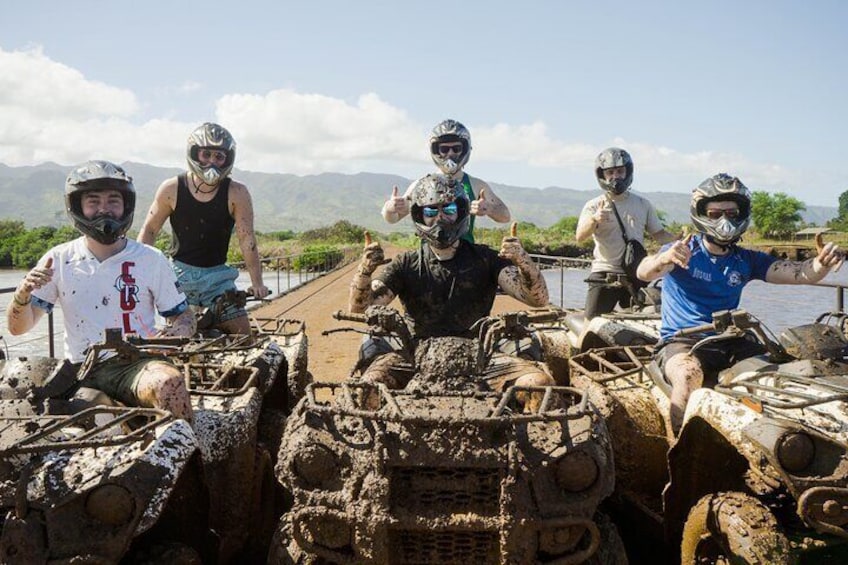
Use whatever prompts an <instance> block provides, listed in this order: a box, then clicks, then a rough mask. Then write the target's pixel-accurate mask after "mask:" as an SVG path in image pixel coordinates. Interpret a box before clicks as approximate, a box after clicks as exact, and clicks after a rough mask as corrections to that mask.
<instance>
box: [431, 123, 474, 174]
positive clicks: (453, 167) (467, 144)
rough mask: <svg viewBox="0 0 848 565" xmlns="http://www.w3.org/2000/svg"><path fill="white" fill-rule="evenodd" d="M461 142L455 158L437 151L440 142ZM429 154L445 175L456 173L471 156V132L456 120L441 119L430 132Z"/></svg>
mask: <svg viewBox="0 0 848 565" xmlns="http://www.w3.org/2000/svg"><path fill="white" fill-rule="evenodd" d="M452 141H453V142H460V143H462V151H461V152H460V154H459V155H458V156H456V157H455V158H451V157H450V156H449V155H442V154H441V153H439V144H440V143H450V142H452ZM430 156H431V157H432V158H433V162H434V163H435V164H436V166H437V167H439V170H440V171H442V172H443V173H445V174H446V175H454V174H456V173H457V172H458V171H459V170H460V169H462V167H464V166H465V164H466V163H467V162H468V158H469V157H470V156H471V133H470V132H469V131H468V128H466V127H465V126H464V125H462V124H461V123H459V122H458V121H456V120H443V121H441V122H439V123H438V124H436V127H434V128H433V131H431V132H430Z"/></svg>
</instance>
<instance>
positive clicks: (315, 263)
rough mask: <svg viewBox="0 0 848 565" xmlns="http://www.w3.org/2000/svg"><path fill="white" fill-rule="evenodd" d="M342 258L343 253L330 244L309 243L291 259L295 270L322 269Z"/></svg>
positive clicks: (329, 266)
mask: <svg viewBox="0 0 848 565" xmlns="http://www.w3.org/2000/svg"><path fill="white" fill-rule="evenodd" d="M343 258H344V253H342V251H341V250H339V249H336V247H335V246H332V245H326V244H322V245H310V246H307V247H306V248H304V250H303V252H302V253H301V254H300V255H298V256H297V257H295V258H294V260H293V261H292V269H293V270H295V271H301V270H302V271H322V270H325V269H326V268H331V267H332V266H333V265H335V264H336V263H338V262H339V261H341V260H342V259H343Z"/></svg>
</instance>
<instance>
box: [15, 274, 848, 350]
mask: <svg viewBox="0 0 848 565" xmlns="http://www.w3.org/2000/svg"><path fill="white" fill-rule="evenodd" d="M24 274H25V271H3V270H0V288H7V287H15V286H17V284H18V283H19V282H20V280H21V279H22V278H23V276H24ZM304 276H306V275H304ZM587 276H588V271H585V270H579V269H566V270H565V271H564V272H563V275H562V278H563V282H564V284H563V285H562V286H563V287H564V292H563V293H562V299H563V300H562V302H563V303H562V304H560V286H561V285H560V272H559V271H558V270H549V271H545V279H546V281H547V283H548V290H549V292H550V297H551V302H552V303H554V304H557V305H562V306H564V307H566V308H583V305H584V302H585V299H586V283H585V282H583V280H584V279H585V278H586V277H587ZM302 280H304V279H301V277H299V276H298V274H297V273H291V274H290V275H287V273H285V272H281V273H280V276H279V286H278V278H277V274H276V273H275V272H273V271H266V272H265V275H264V281H265V284H266V285H267V286H268V288H270V289H271V291H272V292H274V293H277V292H282V291H285V290H286V289H288V288H289V285H291V286H297V285H298V284H299V283H300V282H302ZM825 282H829V283H834V284H844V285H846V286H848V268H846V269H845V272H840V273H836V274H831V275H829V276H828V277H827V278H826V279H825ZM236 286H237V287H238V288H240V289H245V288H247V287H248V286H250V278H249V277H248V276H247V273H246V272H242V273H241V275H240V276H239V278H238V279H237V280H236ZM272 296H274V295H272ZM10 300H11V294H0V336H3V338H4V339H3V340H0V346H3V347H7V348H8V352H9V353H11V354H12V355H15V356H18V355H27V354H30V355H33V354H35V355H47V353H48V349H47V335H48V333H47V332H48V330H47V317H46V316H45V317H43V318H42V319H41V321H40V322H39V323H38V325H37V326H36V327H35V328H34V329H33V330H31V331H30V332H29V333H27V334H25V335H23V336H17V337H15V336H11V335H9V332H8V331H6V306H7V305H8V303H9V301H10ZM740 306H741V307H742V308H745V309H747V310H748V311H749V312H751V313H753V314H754V315H756V316H757V317H758V318H760V320H762V321H763V322H764V323H765V324H766V326H768V327H769V328H770V329H771V330H772V331H773V332H774V333H775V334H779V332H781V331H782V330H783V329H785V328H787V327H790V326H795V325H799V324H805V323H810V322H812V321H814V320H815V318H816V317H817V316H818V315H819V314H822V313H824V312H830V311H832V310H834V309H835V308H836V290H835V289H832V288H826V287H813V286H805V285H802V286H796V285H775V284H765V283H762V282H759V281H755V282H753V283H751V284H749V285H748V286H747V287H746V288H745V291H744V292H743V294H742V303H741V305H740ZM54 313H55V314H54V328H55V332H56V352H57V354H58V355H61V354H62V337H63V331H62V312H61V309H60V308H56V309H55V310H54Z"/></svg>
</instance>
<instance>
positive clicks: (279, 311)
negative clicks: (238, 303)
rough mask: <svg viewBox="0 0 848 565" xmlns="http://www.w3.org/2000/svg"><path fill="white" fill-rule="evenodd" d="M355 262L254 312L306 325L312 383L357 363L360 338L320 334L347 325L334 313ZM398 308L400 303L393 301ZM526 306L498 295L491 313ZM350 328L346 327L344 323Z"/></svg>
mask: <svg viewBox="0 0 848 565" xmlns="http://www.w3.org/2000/svg"><path fill="white" fill-rule="evenodd" d="M385 250H386V256H387V257H389V258H391V257H394V256H395V255H396V254H397V253H400V252H402V251H403V250H402V249H399V248H396V247H391V246H386V247H385ZM354 269H356V263H353V264H351V265H348V266H346V267H343V268H341V269H339V270H337V271H334V272H332V273H329V274H327V275H324V276H323V277H319V278H317V279H315V280H312V281H310V282H308V283H307V284H305V285H304V286H302V287H301V288H298V289H297V290H294V291H292V292H291V293H289V294H287V295H285V296H282V297H280V298H277V299H275V300H273V301H272V302H270V303H269V304H266V305H263V306H262V307H260V308H257V309H256V310H254V311H253V314H255V315H256V316H268V317H270V316H278V315H281V316H283V317H285V318H293V319H298V320H303V321H305V322H306V334H307V336H308V338H309V370H310V371H311V372H312V375H313V376H314V378H315V380H319V381H332V382H338V381H341V380H343V379H344V378H345V377H347V375H348V373H349V372H350V369H351V367H353V364H354V363H355V362H356V358H357V353H358V350H359V343H360V341H361V340H362V335H361V334H358V333H353V332H343V333H334V334H331V335H329V336H324V335H321V332H323V331H324V330H328V329H331V328H339V327H344V326H345V325H346V324H344V323H342V322H339V321H336V320H334V319H333V317H332V315H333V312H335V311H337V310H347V298H348V288H349V287H348V285H349V284H350V280H351V278H352V277H353V272H354ZM392 306H394V307H395V308H401V306H400V302H399V301H398V300H395V301H394V302H392ZM524 309H527V306H525V305H523V304H522V303H520V302H518V301H517V300H514V299H513V298H511V297H509V296H503V295H499V296H498V297H497V298H496V299H495V307H494V312H504V311H509V310H524ZM347 325H348V326H349V324H347Z"/></svg>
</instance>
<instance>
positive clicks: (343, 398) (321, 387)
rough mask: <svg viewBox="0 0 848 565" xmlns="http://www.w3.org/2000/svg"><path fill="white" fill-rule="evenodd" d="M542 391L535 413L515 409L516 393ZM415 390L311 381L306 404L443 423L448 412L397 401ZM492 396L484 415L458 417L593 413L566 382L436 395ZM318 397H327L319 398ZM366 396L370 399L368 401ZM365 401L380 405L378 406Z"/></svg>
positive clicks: (481, 420) (538, 418)
mask: <svg viewBox="0 0 848 565" xmlns="http://www.w3.org/2000/svg"><path fill="white" fill-rule="evenodd" d="M518 393H526V394H527V395H530V394H536V395H539V394H541V395H542V401H541V402H540V403H539V407H538V409H536V410H535V411H534V412H532V413H520V412H514V411H513V407H515V406H516V405H518V400H517V397H516V395H517V394H518ZM405 394H416V393H405V392H403V391H399V390H391V389H389V388H388V387H387V386H386V385H384V384H382V383H311V384H309V385H308V386H307V387H306V399H307V400H306V408H307V409H308V410H312V411H315V412H318V413H322V414H329V415H333V416H355V417H359V418H366V419H383V420H386V421H393V422H403V423H406V424H420V425H434V424H444V422H445V416H444V415H440V416H424V415H410V414H405V413H404V412H403V410H402V409H401V407H400V405H399V404H398V402H397V399H396V396H397V395H405ZM439 396H442V397H449V396H450V397H466V398H482V399H486V398H490V399H491V400H492V404H493V406H492V408H491V410H490V411H489V413H488V414H487V415H486V416H484V417H473V416H463V417H461V418H457V421H461V422H462V423H468V424H474V425H481V426H485V425H503V424H504V422H505V421H508V422H512V423H519V422H542V421H562V420H576V419H579V418H582V417H584V416H587V415H591V414H592V411H591V410H590V408H589V397H588V395H587V393H586V391H584V390H579V389H576V388H573V387H565V386H511V387H509V388H508V389H507V390H506V391H504V392H503V393H496V392H480V391H468V392H457V391H450V392H449V393H448V392H445V393H441V394H438V395H434V397H439ZM319 397H323V398H327V397H329V398H328V400H319ZM365 399H368V400H367V401H366V400H365ZM366 404H374V405H377V406H379V408H376V409H370V408H368V407H366Z"/></svg>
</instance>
